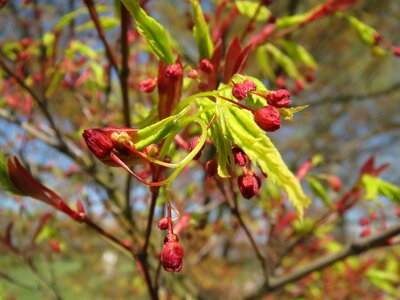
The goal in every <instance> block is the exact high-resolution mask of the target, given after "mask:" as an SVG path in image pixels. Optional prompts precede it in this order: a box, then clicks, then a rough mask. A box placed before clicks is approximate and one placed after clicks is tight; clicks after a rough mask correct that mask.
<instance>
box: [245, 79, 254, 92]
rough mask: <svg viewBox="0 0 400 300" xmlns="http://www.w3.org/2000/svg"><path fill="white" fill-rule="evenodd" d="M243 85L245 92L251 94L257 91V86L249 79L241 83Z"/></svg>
mask: <svg viewBox="0 0 400 300" xmlns="http://www.w3.org/2000/svg"><path fill="white" fill-rule="evenodd" d="M243 84H244V85H245V86H246V89H247V92H252V91H255V90H256V89H257V85H256V84H255V83H254V81H252V80H250V79H246V80H245V81H243Z"/></svg>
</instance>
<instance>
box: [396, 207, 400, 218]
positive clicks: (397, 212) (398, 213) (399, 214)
mask: <svg viewBox="0 0 400 300" xmlns="http://www.w3.org/2000/svg"><path fill="white" fill-rule="evenodd" d="M396 216H397V217H398V218H399V219H400V207H398V208H397V209H396Z"/></svg>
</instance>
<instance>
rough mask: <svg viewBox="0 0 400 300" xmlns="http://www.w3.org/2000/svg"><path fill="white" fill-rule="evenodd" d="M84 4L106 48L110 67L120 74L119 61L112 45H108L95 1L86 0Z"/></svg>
mask: <svg viewBox="0 0 400 300" xmlns="http://www.w3.org/2000/svg"><path fill="white" fill-rule="evenodd" d="M83 2H84V3H85V5H86V7H87V8H88V10H89V14H90V17H91V19H92V21H93V23H94V26H95V27H96V30H97V34H98V35H99V38H100V40H101V42H102V43H103V45H104V48H105V49H106V55H107V58H108V61H109V62H110V65H111V66H112V67H113V68H114V69H115V70H116V71H117V72H118V64H117V60H116V58H115V55H114V52H113V51H112V49H111V47H110V44H109V43H108V41H107V39H106V36H105V34H104V30H103V27H101V24H100V19H99V16H98V14H97V12H96V7H95V5H94V1H93V0H84V1H83Z"/></svg>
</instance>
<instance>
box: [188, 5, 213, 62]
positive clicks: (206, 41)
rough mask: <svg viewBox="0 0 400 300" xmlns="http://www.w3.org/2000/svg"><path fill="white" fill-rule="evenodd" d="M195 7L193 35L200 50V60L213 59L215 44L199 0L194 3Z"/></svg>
mask: <svg viewBox="0 0 400 300" xmlns="http://www.w3.org/2000/svg"><path fill="white" fill-rule="evenodd" d="M192 6H193V20H194V27H193V35H194V38H195V40H196V43H197V47H198V49H199V55H200V59H202V58H211V55H212V54H213V52H214V44H213V42H212V39H211V35H210V32H209V30H208V27H207V23H206V20H205V19H204V14H203V10H202V9H201V6H200V3H199V2H198V1H197V0H193V1H192Z"/></svg>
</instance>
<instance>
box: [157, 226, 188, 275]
mask: <svg viewBox="0 0 400 300" xmlns="http://www.w3.org/2000/svg"><path fill="white" fill-rule="evenodd" d="M183 255H184V251H183V247H182V245H181V244H180V243H179V238H178V236H177V235H176V234H168V235H167V237H166V238H165V240H164V247H163V249H162V251H161V264H162V266H163V268H164V269H165V271H167V272H179V271H180V270H182V265H183Z"/></svg>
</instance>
